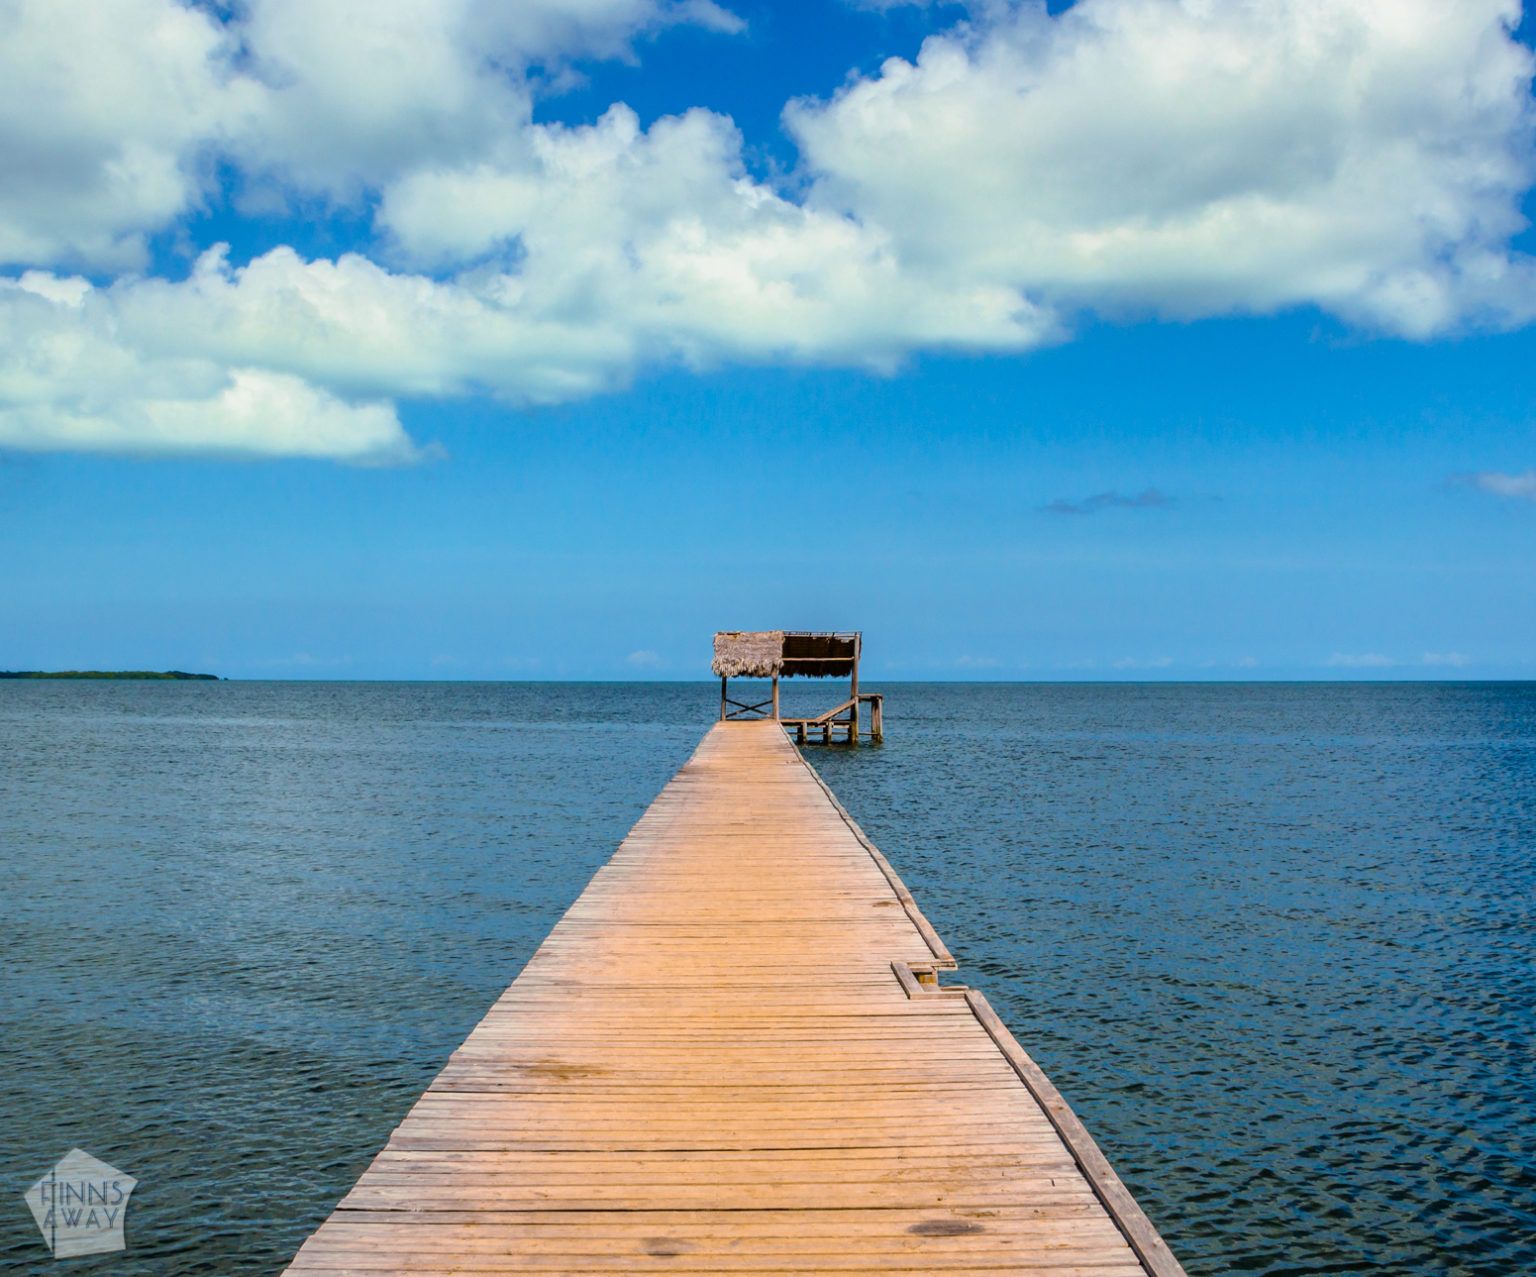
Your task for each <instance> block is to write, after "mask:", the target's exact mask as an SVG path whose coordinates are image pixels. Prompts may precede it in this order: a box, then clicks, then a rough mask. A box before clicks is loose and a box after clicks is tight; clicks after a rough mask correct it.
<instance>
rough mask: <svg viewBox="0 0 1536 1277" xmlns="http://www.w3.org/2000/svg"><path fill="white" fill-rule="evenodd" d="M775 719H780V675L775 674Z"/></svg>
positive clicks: (775, 720)
mask: <svg viewBox="0 0 1536 1277" xmlns="http://www.w3.org/2000/svg"><path fill="white" fill-rule="evenodd" d="M773 721H774V722H778V721H779V676H778V675H777V674H775V675H774V676H773Z"/></svg>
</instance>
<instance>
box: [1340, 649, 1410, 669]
mask: <svg viewBox="0 0 1536 1277" xmlns="http://www.w3.org/2000/svg"><path fill="white" fill-rule="evenodd" d="M1323 664H1324V665H1330V666H1333V667H1335V668H1337V669H1349V670H1384V669H1390V668H1391V667H1392V666H1394V665H1396V664H1398V662H1397V661H1395V660H1393V659H1392V657H1390V656H1384V655H1382V653H1380V652H1335V653H1334V654H1333V655H1332V656H1330V657H1329V658H1328V659H1327V660H1326V661H1324V662H1323Z"/></svg>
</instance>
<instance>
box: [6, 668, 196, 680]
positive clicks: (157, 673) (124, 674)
mask: <svg viewBox="0 0 1536 1277" xmlns="http://www.w3.org/2000/svg"><path fill="white" fill-rule="evenodd" d="M0 678H156V679H174V680H184V679H193V680H198V681H201V682H207V683H217V682H218V681H219V676H218V675H217V674H188V673H187V672H186V671H185V670H0Z"/></svg>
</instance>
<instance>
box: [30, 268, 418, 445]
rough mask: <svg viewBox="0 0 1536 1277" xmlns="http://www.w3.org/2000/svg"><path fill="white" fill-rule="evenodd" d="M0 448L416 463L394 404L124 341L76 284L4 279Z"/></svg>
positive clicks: (86, 288)
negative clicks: (341, 394) (353, 398)
mask: <svg viewBox="0 0 1536 1277" xmlns="http://www.w3.org/2000/svg"><path fill="white" fill-rule="evenodd" d="M0 446H5V447H10V448H17V449H25V450H44V449H57V448H70V449H80V450H92V451H114V452H130V453H139V454H144V455H154V454H165V453H205V454H216V455H226V456H245V457H261V456H299V457H329V458H335V459H341V460H347V461H354V462H359V463H393V462H405V461H411V460H415V459H416V458H417V457H418V456H420V455H421V453H420V451H419V450H418V449H417V448H416V447H415V446H414V445H413V444H412V443H411V441H410V439H409V438H408V437H407V435H406V433H405V431H404V430H403V429H402V427H401V424H400V421H399V418H398V416H397V415H396V412H395V409H394V407H393V405H391V404H389V403H384V402H369V401H348V400H346V399H343V398H341V397H339V396H337V395H335V394H333V393H331V392H329V391H327V390H325V389H323V388H320V387H317V386H315V385H312V384H310V383H309V382H307V381H305V380H304V379H303V378H301V377H297V376H294V375H292V374H288V373H284V372H280V371H274V370H272V369H271V368H263V367H255V366H244V365H240V364H234V365H231V364H229V363H227V362H226V361H223V360H217V359H207V358H202V357H199V356H197V355H195V354H193V355H189V354H186V353H181V352H178V353H168V354H161V355H156V354H154V353H151V352H148V351H146V350H145V349H144V348H143V347H140V346H135V345H133V344H131V343H129V342H126V341H124V340H123V338H122V336H121V334H120V332H119V331H118V324H117V316H116V314H115V312H114V310H113V308H112V306H111V304H110V302H109V301H108V300H107V299H106V298H104V297H103V296H101V295H100V294H99V292H98V290H95V289H92V287H91V286H90V284H89V283H88V282H87V281H85V280H83V279H78V278H74V279H61V278H59V277H56V276H51V275H45V274H42V273H39V272H28V273H27V274H26V275H24V276H22V278H21V279H20V280H19V281H14V282H12V281H0Z"/></svg>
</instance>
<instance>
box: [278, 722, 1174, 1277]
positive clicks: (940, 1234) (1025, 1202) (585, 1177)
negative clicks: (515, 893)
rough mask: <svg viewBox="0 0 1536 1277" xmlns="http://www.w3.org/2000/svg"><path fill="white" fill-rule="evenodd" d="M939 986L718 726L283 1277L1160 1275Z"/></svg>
mask: <svg viewBox="0 0 1536 1277" xmlns="http://www.w3.org/2000/svg"><path fill="white" fill-rule="evenodd" d="M953 965H954V963H953V961H952V960H951V959H950V956H949V954H948V952H947V951H946V950H945V948H944V945H943V943H942V942H941V941H940V940H939V938H938V937H937V936H936V935H935V934H934V932H933V929H932V928H931V927H930V926H929V925H928V923H927V921H926V920H925V919H924V918H923V916H922V914H921V912H920V911H919V910H918V909H917V907H916V905H915V904H914V903H913V902H912V899H911V897H910V896H909V895H908V894H907V892H906V889H905V888H904V887H903V886H902V885H901V882H900V880H899V879H898V878H897V877H896V875H895V873H894V871H893V870H892V869H891V868H890V866H889V865H888V864H887V863H886V861H885V859H884V858H883V857H882V856H881V855H880V853H879V852H878V851H877V850H875V848H874V847H873V846H872V845H870V843H869V842H868V840H867V839H866V838H865V837H864V836H863V834H862V833H861V832H860V831H859V829H858V826H857V825H855V824H854V823H853V821H852V820H851V819H850V818H849V817H848V816H847V814H846V813H845V812H844V811H843V810H842V808H841V806H840V805H838V803H837V801H836V799H835V798H833V796H832V795H831V792H830V791H829V790H827V789H826V787H825V786H824V785H823V784H822V783H821V782H820V780H819V779H818V777H817V776H816V774H815V773H814V772H813V771H812V770H811V769H810V768H809V767H808V766H807V765H806V764H805V763H804V762H803V761H802V760H801V758H800V756H799V754H798V752H797V751H796V749H795V748H794V746H793V745H792V744H791V743H790V742H789V740H788V738H787V737H786V736H785V733H784V730H783V728H782V727H781V726H780V725H779V724H778V723H776V722H773V721H771V720H767V721H758V722H739V723H738V722H723V723H719V724H717V725H715V727H714V728H713V729H712V730H711V731H710V732H709V734H708V735H707V736H706V737H705V739H704V741H703V743H702V744H701V745H700V746H699V748H698V750H697V752H696V753H695V754H694V756H693V758H692V759H691V760H690V761H689V762H688V763H687V765H685V766H684V767H683V769H682V770H681V771H680V772H678V774H677V776H676V777H674V778H673V780H672V781H671V782H670V783H669V784H668V785H667V787H666V788H665V789H664V790H663V791H662V792H661V794H660V795H659V796H658V797H657V799H656V801H655V802H654V803H653V804H652V805H651V807H650V808H649V810H648V811H646V813H645V815H644V816H642V817H641V819H640V821H639V822H638V823H637V824H636V825H635V827H634V829H633V830H632V831H631V833H630V834H629V836H628V838H626V839H625V840H624V842H623V844H622V845H621V846H620V848H619V849H618V851H617V852H616V853H615V855H614V856H613V858H612V859H611V860H610V861H609V862H608V864H607V865H605V866H604V867H603V868H602V869H601V870H599V871H598V873H597V874H596V875H595V876H594V877H593V879H592V881H591V883H590V884H589V885H588V887H587V889H586V890H585V891H584V892H583V893H582V894H581V896H580V897H579V898H578V899H577V901H576V902H575V904H574V905H572V906H571V908H570V910H569V911H568V912H567V913H566V915H565V916H564V917H563V918H562V919H561V920H560V922H559V923H558V924H557V925H556V926H555V928H554V930H553V931H552V932H551V933H550V935H549V937H548V938H547V939H546V940H545V942H544V943H543V945H541V946H540V948H539V950H538V951H537V953H535V955H534V956H533V958H532V960H531V961H530V962H529V963H528V965H527V967H526V968H525V969H524V970H523V972H522V974H520V975H519V976H518V978H517V979H516V980H515V981H514V982H513V983H512V985H511V986H510V987H509V988H508V989H507V990H506V992H505V993H504V994H503V995H502V996H501V998H500V999H499V1000H498V1001H497V1002H496V1004H495V1006H493V1007H492V1008H491V1010H490V1012H489V1013H488V1014H487V1015H486V1017H485V1019H484V1020H482V1021H481V1022H480V1024H479V1025H478V1026H477V1027H476V1028H475V1029H474V1031H473V1032H472V1033H471V1034H470V1035H469V1037H468V1038H467V1039H466V1040H465V1042H464V1044H463V1046H461V1047H460V1048H459V1050H458V1051H456V1052H455V1053H454V1055H453V1056H452V1058H451V1059H450V1060H449V1062H448V1064H447V1066H446V1067H445V1068H444V1069H443V1071H442V1073H441V1074H440V1075H439V1076H438V1078H437V1080H436V1081H435V1082H433V1084H432V1085H431V1086H430V1087H429V1088H428V1089H427V1091H426V1092H425V1093H424V1094H423V1095H422V1097H421V1098H420V1100H418V1101H417V1103H416V1105H415V1107H414V1108H413V1109H412V1110H411V1111H410V1113H409V1114H408V1115H407V1117H406V1118H405V1120H404V1121H403V1122H402V1123H401V1124H400V1126H399V1127H398V1128H397V1129H396V1130H395V1132H394V1134H393V1135H392V1136H391V1137H390V1140H389V1143H388V1144H387V1145H386V1146H385V1148H384V1149H383V1151H382V1152H380V1153H379V1155H378V1157H377V1158H376V1159H375V1160H374V1162H373V1164H372V1165H371V1166H370V1167H369V1168H368V1170H367V1171H365V1172H364V1174H363V1176H362V1178H361V1179H360V1180H359V1181H358V1183H357V1185H356V1186H355V1187H354V1188H353V1189H352V1191H351V1192H350V1193H348V1194H347V1196H346V1197H345V1198H344V1199H343V1201H342V1202H341V1204H340V1205H339V1206H338V1207H337V1208H336V1210H335V1212H334V1213H333V1214H332V1215H331V1216H330V1218H329V1219H328V1220H327V1221H326V1222H325V1223H324V1224H323V1225H322V1226H321V1227H320V1228H319V1229H318V1230H317V1231H316V1232H315V1233H314V1235H313V1236H312V1237H310V1239H309V1240H308V1241H307V1242H306V1243H305V1244H304V1246H303V1248H302V1249H301V1250H300V1251H299V1253H298V1256H297V1257H296V1258H295V1259H294V1262H293V1264H292V1266H291V1267H290V1268H289V1269H288V1270H287V1271H288V1272H289V1273H292V1274H312V1275H319V1274H325V1275H326V1277H337V1275H338V1274H341V1273H357V1274H368V1275H369V1277H376V1275H377V1274H379V1273H410V1274H414V1275H416V1277H446V1274H448V1273H482V1274H483V1273H513V1272H517V1273H541V1274H597V1273H626V1272H632V1273H671V1272H677V1273H689V1274H700V1273H721V1274H724V1273H732V1274H741V1273H775V1274H784V1275H790V1274H813V1273H817V1274H831V1273H837V1274H841V1275H844V1277H846V1275H847V1274H873V1273H892V1272H905V1273H909V1274H913V1273H941V1272H950V1271H960V1270H993V1271H1000V1272H1008V1273H1014V1274H1024V1275H1029V1274H1038V1277H1141V1275H1142V1274H1148V1273H1150V1274H1153V1275H1154V1277H1176V1275H1178V1274H1182V1272H1183V1270H1182V1269H1181V1268H1180V1267H1179V1265H1178V1263H1177V1261H1176V1260H1175V1259H1174V1258H1173V1256H1172V1255H1171V1254H1170V1253H1169V1251H1168V1249H1167V1247H1166V1246H1165V1245H1163V1243H1162V1241H1161V1240H1160V1239H1159V1238H1158V1236H1157V1234H1156V1232H1155V1231H1154V1230H1153V1228H1152V1226H1151V1224H1150V1223H1149V1222H1148V1221H1147V1219H1146V1217H1145V1216H1144V1215H1143V1214H1142V1213H1141V1211H1140V1210H1139V1209H1138V1208H1137V1206H1136V1204H1135V1202H1134V1201H1132V1200H1131V1198H1130V1195H1129V1193H1128V1192H1127V1191H1126V1190H1125V1188H1124V1187H1123V1185H1121V1183H1120V1181H1119V1180H1118V1179H1117V1178H1116V1177H1115V1175H1114V1172H1113V1171H1111V1170H1110V1168H1109V1167H1108V1165H1107V1164H1106V1163H1105V1162H1104V1159H1103V1157H1102V1156H1101V1155H1100V1153H1099V1151H1098V1150H1097V1149H1096V1148H1095V1147H1094V1145H1093V1143H1092V1141H1091V1140H1090V1139H1089V1138H1088V1136H1087V1134H1086V1133H1085V1132H1084V1131H1083V1130H1082V1127H1081V1125H1080V1124H1079V1123H1078V1122H1077V1119H1076V1118H1075V1117H1074V1116H1073V1115H1072V1113H1071V1111H1070V1110H1069V1109H1068V1108H1067V1107H1066V1105H1065V1104H1064V1103H1063V1102H1062V1100H1061V1098H1060V1096H1058V1095H1057V1094H1056V1092H1055V1090H1054V1089H1053V1088H1052V1087H1051V1085H1050V1083H1049V1082H1048V1081H1046V1080H1045V1078H1044V1076H1043V1075H1041V1074H1040V1072H1039V1070H1038V1069H1037V1068H1036V1067H1035V1065H1034V1064H1033V1062H1032V1061H1030V1059H1029V1057H1028V1056H1026V1055H1025V1054H1024V1053H1023V1052H1022V1051H1021V1050H1020V1049H1019V1047H1018V1044H1017V1043H1016V1042H1015V1041H1014V1040H1013V1038H1012V1037H1011V1036H1010V1035H1009V1033H1008V1031H1007V1029H1005V1028H1004V1027H1003V1026H1002V1024H1001V1023H1000V1022H999V1021H998V1020H997V1017H996V1016H995V1015H993V1013H992V1011H991V1009H990V1008H989V1007H988V1006H987V1004H986V1001H985V999H983V998H981V997H980V996H979V995H978V994H976V993H974V992H972V991H967V990H964V989H960V988H953V989H951V988H945V987H937V986H936V985H935V983H934V981H935V979H936V973H937V971H939V970H945V969H949V968H952V967H953Z"/></svg>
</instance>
